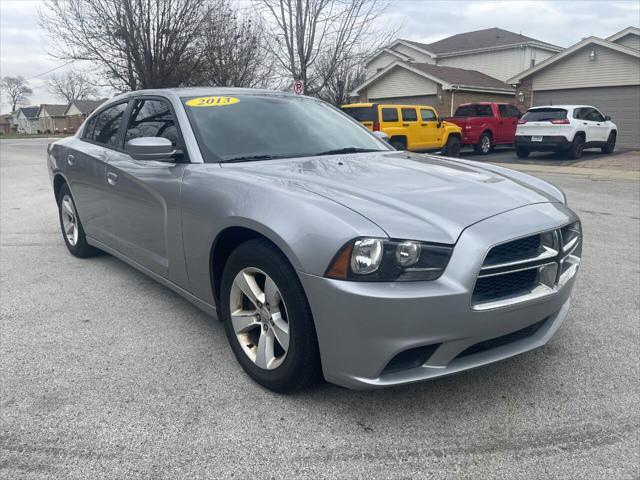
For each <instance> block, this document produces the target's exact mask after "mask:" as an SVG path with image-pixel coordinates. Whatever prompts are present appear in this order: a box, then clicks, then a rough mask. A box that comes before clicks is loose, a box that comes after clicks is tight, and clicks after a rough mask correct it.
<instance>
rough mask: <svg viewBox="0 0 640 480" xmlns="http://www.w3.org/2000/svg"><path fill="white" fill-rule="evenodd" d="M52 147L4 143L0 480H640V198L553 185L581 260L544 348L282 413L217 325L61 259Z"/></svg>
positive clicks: (609, 185) (308, 394) (618, 185)
mask: <svg viewBox="0 0 640 480" xmlns="http://www.w3.org/2000/svg"><path fill="white" fill-rule="evenodd" d="M47 142H48V140H46V139H34V140H3V141H0V156H1V158H0V176H1V197H0V203H1V228H0V233H1V236H0V240H1V253H0V265H1V269H0V270H1V281H2V284H1V291H0V298H1V314H2V320H1V321H2V323H1V330H0V332H1V337H0V361H1V365H2V368H1V370H0V375H1V384H0V387H1V392H0V402H1V403H0V405H1V407H0V408H1V412H0V414H1V425H0V435H1V436H0V447H1V449H2V456H1V458H0V472H1V473H2V477H3V478H7V479H9V478H11V479H13V478H25V479H37V478H45V477H46V478H50V477H53V478H71V479H87V478H91V479H97V478H109V479H120V478H122V479H129V478H150V479H151V478H153V479H164V478H167V479H168V478H190V479H191V478H256V479H262V478H265V479H271V478H274V479H279V478H310V479H318V478H332V479H333V478H363V479H369V478H383V479H391V478H402V479H408V478H438V479H442V478H452V479H453V478H501V479H502V478H638V475H639V474H640V471H639V470H638V465H639V462H640V455H639V452H640V448H639V447H640V435H639V430H640V429H639V426H640V418H639V414H638V394H639V393H640V392H639V382H638V378H639V362H638V360H639V353H640V341H639V340H640V338H639V337H640V335H639V330H640V329H639V326H638V320H639V296H638V292H639V291H640V272H639V269H638V265H639V262H640V254H639V249H638V244H639V241H640V189H639V185H638V183H637V182H634V181H606V180H603V181H594V180H591V179H588V178H582V177H577V176H572V175H547V176H546V177H545V178H546V179H547V180H549V181H551V182H553V183H555V184H556V185H558V186H560V187H561V188H562V189H563V190H564V191H565V192H566V194H567V196H568V198H569V203H570V205H571V206H572V208H573V209H574V210H576V212H577V213H578V214H579V215H580V216H581V218H582V221H583V228H584V236H585V245H584V254H583V264H582V268H581V272H580V274H579V278H578V282H577V285H576V288H575V293H574V297H573V306H572V310H571V312H570V314H569V317H568V319H567V321H566V323H565V324H564V326H563V327H562V328H561V330H560V331H559V333H558V334H557V335H556V336H555V337H554V338H553V339H552V341H551V342H550V343H549V344H548V345H547V346H545V347H544V348H542V349H539V350H536V351H533V352H530V353H527V354H524V355H522V356H519V357H516V358H513V359H509V360H506V361H503V362H500V363H497V364H494V365H491V366H488V367H484V368H480V369H476V370H473V371H470V372H466V373H462V374H458V375H455V376H451V377H447V378H443V379H439V380H435V381H431V382H427V383H422V384H417V385H412V386H406V387H398V388H392V389H387V390H380V391H373V392H356V391H349V390H345V389H341V388H338V387H335V386H332V385H328V384H323V385H319V386H317V387H315V388H313V389H311V390H308V391H305V392H303V393H299V394H296V395H293V396H280V395H276V394H274V393H271V392H269V391H267V390H265V389H263V388H261V387H259V386H258V385H256V384H254V383H253V382H251V381H250V380H249V379H248V377H247V376H246V375H245V374H244V373H243V372H242V370H241V368H240V366H239V365H238V363H237V362H236V360H235V358H234V357H233V354H232V352H231V350H230V348H229V347H228V345H227V340H226V337H225V335H224V332H223V328H222V326H221V324H220V323H219V322H218V321H216V320H214V319H211V318H209V317H208V316H207V315H205V314H204V313H202V312H201V311H199V310H197V309H196V308H195V307H193V306H192V305H191V304H190V303H188V302H187V301H185V300H183V299H182V298H181V297H179V296H178V295H176V294H174V293H173V292H171V291H170V290H168V289H166V288H164V287H162V286H160V285H159V284H157V283H155V282H154V281H153V280H151V279H149V278H147V277H145V276H144V275H142V274H140V273H138V272H137V271H136V270H134V269H132V268H130V267H129V266H127V265H125V264H124V263H122V262H120V261H119V260H116V259H115V258H113V257H111V256H108V255H104V256H101V257H97V258H93V259H87V260H81V259H77V258H74V257H72V256H71V255H70V254H69V253H68V252H67V250H66V248H65V246H64V243H63V241H62V237H61V235H60V232H59V225H58V218H57V211H56V206H55V202H54V199H53V195H52V191H51V187H50V185H49V179H48V175H47V170H46V165H45V149H46V144H47ZM512 154H513V152H512V153H511V154H510V155H512ZM492 155H498V156H500V155H502V156H506V155H507V154H506V153H499V152H496V153H495V154H492ZM513 156H514V157H515V155H513ZM466 158H473V159H479V158H477V157H474V156H472V155H469V156H467V157H466ZM481 159H482V160H486V159H490V160H494V161H495V157H491V156H490V157H484V158H481ZM498 161H499V160H498ZM425 315H428V312H425Z"/></svg>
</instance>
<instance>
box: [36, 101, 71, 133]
mask: <svg viewBox="0 0 640 480" xmlns="http://www.w3.org/2000/svg"><path fill="white" fill-rule="evenodd" d="M66 109H67V105H53V104H42V105H40V110H38V124H39V127H38V129H39V130H40V132H42V133H59V132H66V131H67V130H68V128H67V118H66V117H65V116H64V112H65V110H66Z"/></svg>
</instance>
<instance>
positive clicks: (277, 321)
mask: <svg viewBox="0 0 640 480" xmlns="http://www.w3.org/2000/svg"><path fill="white" fill-rule="evenodd" d="M229 300H230V301H229V306H230V310H231V324H232V326H233V331H234V332H235V334H236V337H237V339H238V342H240V346H241V347H242V350H243V351H244V353H245V354H246V355H247V357H249V359H250V360H251V361H252V362H253V363H255V364H256V366H258V367H260V368H262V369H265V370H273V369H275V368H278V367H279V366H280V365H281V364H282V362H283V361H284V359H285V358H286V356H287V351H288V350H289V321H288V316H287V309H286V306H285V303H284V300H283V298H282V295H281V293H280V290H279V289H278V286H277V285H276V283H275V282H274V281H273V279H272V278H271V277H269V275H267V274H266V273H264V272H263V271H262V270H260V269H258V268H253V267H247V268H244V269H242V270H241V271H240V272H239V273H238V274H237V275H236V277H235V278H234V280H233V284H232V285H231V292H230V299H229Z"/></svg>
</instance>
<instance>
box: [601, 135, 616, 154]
mask: <svg viewBox="0 0 640 480" xmlns="http://www.w3.org/2000/svg"><path fill="white" fill-rule="evenodd" d="M615 149H616V132H611V133H610V134H609V138H608V139H607V143H605V144H604V147H602V148H601V149H600V150H601V151H602V153H607V154H608V153H613V151H614V150H615Z"/></svg>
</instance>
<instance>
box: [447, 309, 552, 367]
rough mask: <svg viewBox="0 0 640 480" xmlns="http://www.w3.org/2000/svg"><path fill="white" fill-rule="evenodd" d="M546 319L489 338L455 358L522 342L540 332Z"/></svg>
mask: <svg viewBox="0 0 640 480" xmlns="http://www.w3.org/2000/svg"><path fill="white" fill-rule="evenodd" d="M547 318H548V317H547ZM547 318H545V319H544V320H541V321H539V322H537V323H534V324H532V325H529V326H528V327H524V328H522V329H520V330H517V331H515V332H511V333H507V334H506V335H502V336H501V337H496V338H490V339H489V340H485V341H484V342H479V343H476V344H474V345H471V346H470V347H469V348H467V349H466V350H465V351H463V352H462V353H461V354H459V355H458V356H457V357H456V358H461V357H466V356H468V355H473V354H475V353H480V352H484V351H486V350H491V349H493V348H498V347H502V346H504V345H508V344H510V343H514V342H517V341H518V340H522V339H525V338H527V337H530V336H532V335H534V334H535V333H536V332H537V331H538V330H540V328H541V327H542V325H544V322H546V321H547Z"/></svg>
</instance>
